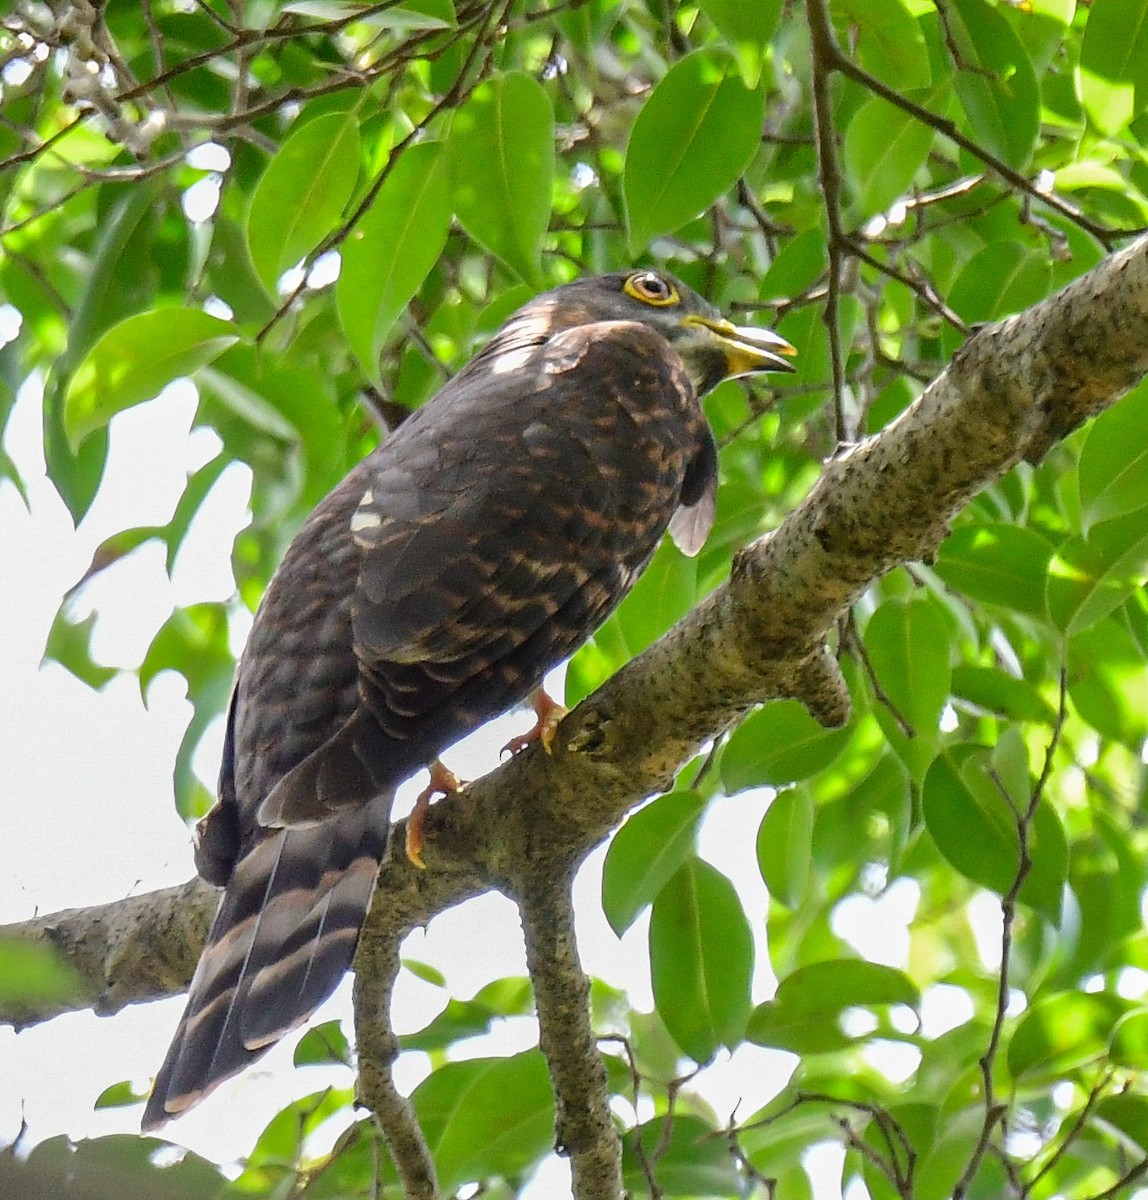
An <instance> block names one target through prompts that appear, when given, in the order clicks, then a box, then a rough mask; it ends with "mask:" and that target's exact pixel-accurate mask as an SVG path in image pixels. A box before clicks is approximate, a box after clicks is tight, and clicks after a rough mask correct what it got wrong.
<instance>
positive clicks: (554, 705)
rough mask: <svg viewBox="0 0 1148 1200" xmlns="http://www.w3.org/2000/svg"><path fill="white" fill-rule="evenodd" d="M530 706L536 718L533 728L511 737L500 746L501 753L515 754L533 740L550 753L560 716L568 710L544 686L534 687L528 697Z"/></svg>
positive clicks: (529, 744) (560, 720)
mask: <svg viewBox="0 0 1148 1200" xmlns="http://www.w3.org/2000/svg"><path fill="white" fill-rule="evenodd" d="M530 703H531V707H532V708H533V709H534V715H535V717H537V720H536V721H535V722H534V728H533V729H529V730H527V732H526V733H520V734H519V735H518V736H517V737H512V738H511V739H510V741H509V742H507V743H506V745H505V746H503V747H502V753H503V754H506V753H510V754H517V753H518V752H519V750H525V749H526V747H527V746H531V745H533V744H534V743H535V742H541V743H542V749H543V750H545V751H546V753H547V754H549V753H550V747H551V745H552V744H553V742H554V735H555V734H556V733H557V732H558V726H559V725H560V724H561V722H562V718H563V717H564V716H565V715H566V714H567V713H568V712H569V711H570V710H569V709H568V708H567V707H566V706H565V705H563V704H559V703H558V701H557V700H552V699H551V698H550V697H549V696H548V695H547V694H546V691H545V689H544V688H535V689H534V692H533V693H532V694H531V697H530Z"/></svg>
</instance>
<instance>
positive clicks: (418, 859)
mask: <svg viewBox="0 0 1148 1200" xmlns="http://www.w3.org/2000/svg"><path fill="white" fill-rule="evenodd" d="M429 769H430V782H429V783H428V784H427V786H426V787H425V788H423V790H422V791H421V792H419V794H418V795H417V796H416V797H415V806H414V808H413V809H411V815H410V816H409V817H407V858H408V859H410V861H411V862H412V863H413V864H414V865H415V866H416V867H418V868H419V869H420V870H426V863H425V862H423V832H424V830H425V828H426V820H427V813H428V812H429V811H430V804H431V800H433V799H434V797H435V796H449V795H450V794H451V793H452V792H457V791H458V790H459V789H460V788H462V787H463V786H464V784H463V782H462V780H461V779H459V777H458V776H457V775H456V774H455V773H454V772H453V771H452V770H451V769H450V768H449V767H448V766H446V765H445V764H444V763H441V762H440V761H439V760H438V759H437V758H436V759H435V760H434V762H432V763H431V764H430V768H429Z"/></svg>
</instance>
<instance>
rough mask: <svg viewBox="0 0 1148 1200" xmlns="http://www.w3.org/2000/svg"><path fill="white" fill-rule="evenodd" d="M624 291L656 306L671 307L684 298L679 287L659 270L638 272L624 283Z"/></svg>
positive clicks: (636, 298) (644, 302)
mask: <svg viewBox="0 0 1148 1200" xmlns="http://www.w3.org/2000/svg"><path fill="white" fill-rule="evenodd" d="M622 291H624V292H625V293H626V295H627V296H633V297H634V299H635V300H641V302H642V303H643V304H652V305H654V307H655V308H669V307H670V305H671V304H680V303H681V299H682V298H681V296H679V295H678V289H677V288H676V287H674V285H673V284H672V283H671V282H670V281H669V280H668V279H666V278H664V277H663V276H661V275H659V274H658V273H657V271H638V272H636V273H635V274H633V275H631V276H630V277H629V278H628V279H627V280H626V282H625V283H624V284H622Z"/></svg>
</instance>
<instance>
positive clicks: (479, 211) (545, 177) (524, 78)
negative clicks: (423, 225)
mask: <svg viewBox="0 0 1148 1200" xmlns="http://www.w3.org/2000/svg"><path fill="white" fill-rule="evenodd" d="M449 144H450V160H451V172H452V186H453V196H454V211H455V213H456V214H457V216H458V219H459V220H460V221H461V222H462V224H463V226H464V227H465V229H466V231H467V233H469V234H470V235H471V237H473V238H474V240H475V241H476V242H479V243H481V244H482V245H483V246H485V247H486V248H487V249H488V250H490V251H491V252H492V253H493V254H496V255H498V257H499V258H501V259H502V261H503V262H505V263H506V264H507V266H509V267H511V268H512V269H513V270H515V271H517V272H518V274H519V275H520V276H521V277H522V278H523V279H525V280H527V281H528V282H530V283H532V284H538V283H540V282H541V266H540V264H541V254H542V239H543V237H544V236H545V233H546V228H547V225H548V224H549V221H550V202H551V189H552V185H553V179H554V110H553V108H552V107H551V104H550V97H549V96H547V94H546V91H545V89H544V88H543V87H542V85H541V84H540V83H539V82H538V81H537V80H536V79H534V78H533V77H532V76H530V75H526V74H524V73H522V72H520V71H512V72H509V73H508V74H505V75H498V76H495V78H494V79H490V80H488V81H487V82H485V83H482V84H480V85H479V86H478V87H477V88H475V90H474V92H473V93H472V94H471V96H470V98H469V99H468V100H467V101H466V103H465V104H463V105H462V106H461V107H460V108H459V109H458V111H457V112H456V113H455V114H454V123H453V125H452V126H451V131H450V143H449Z"/></svg>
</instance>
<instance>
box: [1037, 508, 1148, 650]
mask: <svg viewBox="0 0 1148 1200" xmlns="http://www.w3.org/2000/svg"><path fill="white" fill-rule="evenodd" d="M1146 577H1148V522H1145V520H1144V516H1143V514H1142V513H1141V512H1140V511H1139V510H1137V511H1136V512H1132V513H1128V514H1127V515H1125V516H1123V517H1117V518H1115V519H1114V520H1111V521H1103V522H1101V523H1100V524H1098V525H1094V526H1093V527H1092V528H1091V529H1090V530H1089V532H1088V537H1087V538H1071V539H1070V540H1069V541H1067V542H1065V543H1064V544H1063V545H1062V546H1061V547H1060V549H1059V550H1058V551H1057V553H1056V555H1055V556H1054V557H1053V559H1052V561H1051V563H1049V568H1048V611H1049V613H1050V615H1051V616H1052V620H1053V623H1054V624H1055V625H1056V626H1057V628H1058V629H1060V630H1062V631H1063V632H1064V633H1066V634H1068V635H1069V636H1070V637H1071V636H1072V635H1073V634H1076V633H1079V632H1080V631H1081V630H1083V629H1087V628H1088V626H1089V625H1093V624H1095V623H1096V622H1097V621H1100V620H1102V619H1103V618H1104V617H1106V616H1108V614H1109V613H1110V612H1112V611H1113V610H1114V609H1115V608H1118V607H1119V606H1120V605H1121V604H1123V603H1124V601H1125V600H1127V599H1128V597H1129V596H1130V595H1131V594H1132V592H1134V591H1135V590H1137V589H1138V588H1140V587H1141V586H1142V585H1143V583H1144V580H1145V578H1146Z"/></svg>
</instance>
